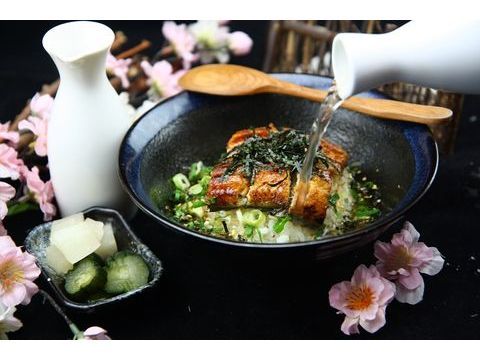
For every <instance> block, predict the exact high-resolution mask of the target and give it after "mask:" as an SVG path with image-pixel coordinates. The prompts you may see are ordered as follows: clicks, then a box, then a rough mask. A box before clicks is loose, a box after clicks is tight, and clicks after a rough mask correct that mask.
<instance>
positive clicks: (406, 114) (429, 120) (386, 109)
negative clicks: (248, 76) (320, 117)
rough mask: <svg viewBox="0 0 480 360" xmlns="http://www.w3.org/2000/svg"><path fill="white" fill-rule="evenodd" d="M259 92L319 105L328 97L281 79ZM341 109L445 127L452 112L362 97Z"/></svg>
mask: <svg viewBox="0 0 480 360" xmlns="http://www.w3.org/2000/svg"><path fill="white" fill-rule="evenodd" d="M257 92H258V93H260V92H272V93H276V94H285V95H291V96H295V97H301V98H304V99H308V100H312V101H317V102H322V101H323V100H324V99H325V97H326V96H327V92H326V91H325V90H318V89H312V88H308V87H304V86H299V85H296V84H292V83H288V82H284V81H280V80H277V81H274V82H272V83H271V85H268V86H266V87H263V88H260V89H258V91H257ZM342 107H344V108H345V109H348V110H353V111H357V112H360V113H363V114H366V115H370V116H374V117H378V118H382V119H391V120H400V121H409V122H415V123H419V124H425V125H439V124H444V123H445V122H447V121H449V120H450V118H451V116H452V110H450V109H447V108H443V107H440V106H429V105H418V104H412V103H407V102H402V101H395V100H387V99H374V98H363V97H351V98H348V99H347V100H345V101H344V102H343V104H342Z"/></svg>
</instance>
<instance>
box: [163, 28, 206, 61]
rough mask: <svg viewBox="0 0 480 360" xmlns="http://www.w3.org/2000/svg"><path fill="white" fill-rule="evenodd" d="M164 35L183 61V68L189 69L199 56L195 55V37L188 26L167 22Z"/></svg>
mask: <svg viewBox="0 0 480 360" xmlns="http://www.w3.org/2000/svg"><path fill="white" fill-rule="evenodd" d="M162 33H163V36H165V38H166V39H167V40H168V41H169V42H170V44H171V45H172V46H173V49H174V51H175V53H176V54H177V55H178V56H179V57H180V58H181V59H182V60H183V67H184V68H185V69H189V68H190V66H191V64H192V62H194V61H196V60H197V59H198V56H197V55H195V54H194V53H193V51H194V49H195V45H196V41H195V37H194V36H193V35H192V34H191V33H190V32H189V31H188V28H187V25H185V24H180V25H177V24H175V22H173V21H165V22H164V23H163V27H162Z"/></svg>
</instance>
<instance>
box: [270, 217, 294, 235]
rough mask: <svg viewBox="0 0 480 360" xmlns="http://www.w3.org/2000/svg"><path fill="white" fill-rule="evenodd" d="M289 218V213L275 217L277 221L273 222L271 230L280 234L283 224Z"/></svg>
mask: <svg viewBox="0 0 480 360" xmlns="http://www.w3.org/2000/svg"><path fill="white" fill-rule="evenodd" d="M290 220H291V218H290V216H289V215H285V216H281V217H278V218H277V221H275V224H273V231H275V232H276V233H277V234H280V233H281V232H282V231H283V229H284V228H285V225H286V224H287V223H288V222H289V221H290Z"/></svg>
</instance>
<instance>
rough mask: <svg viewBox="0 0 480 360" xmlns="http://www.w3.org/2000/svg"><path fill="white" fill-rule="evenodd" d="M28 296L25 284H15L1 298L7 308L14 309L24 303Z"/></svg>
mask: <svg viewBox="0 0 480 360" xmlns="http://www.w3.org/2000/svg"><path fill="white" fill-rule="evenodd" d="M26 295H27V289H26V288H25V286H24V285H23V284H19V283H15V284H13V285H12V286H11V287H10V288H9V289H8V291H7V292H4V294H3V296H2V297H1V299H0V300H1V301H2V302H3V304H4V305H5V306H7V307H12V306H15V305H18V304H20V303H22V301H23V300H24V299H25V296H26Z"/></svg>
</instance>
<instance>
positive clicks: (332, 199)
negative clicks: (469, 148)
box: [328, 193, 340, 206]
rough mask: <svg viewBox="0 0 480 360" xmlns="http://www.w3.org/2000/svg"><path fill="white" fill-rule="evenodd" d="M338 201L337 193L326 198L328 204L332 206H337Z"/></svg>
mask: <svg viewBox="0 0 480 360" xmlns="http://www.w3.org/2000/svg"><path fill="white" fill-rule="evenodd" d="M338 199H340V195H338V193H335V194H332V195H330V197H329V198H328V203H329V204H330V205H332V206H335V205H336V204H337V201H338Z"/></svg>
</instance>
